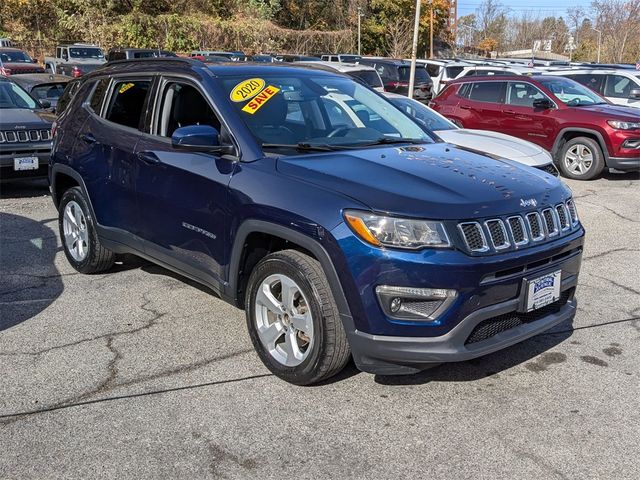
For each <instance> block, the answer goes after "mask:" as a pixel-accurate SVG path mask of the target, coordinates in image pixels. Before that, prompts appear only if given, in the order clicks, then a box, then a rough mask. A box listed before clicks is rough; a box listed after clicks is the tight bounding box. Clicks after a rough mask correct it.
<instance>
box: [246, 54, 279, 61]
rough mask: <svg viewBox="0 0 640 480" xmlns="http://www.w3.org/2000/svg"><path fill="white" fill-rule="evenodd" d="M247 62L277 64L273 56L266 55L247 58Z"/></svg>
mask: <svg viewBox="0 0 640 480" xmlns="http://www.w3.org/2000/svg"><path fill="white" fill-rule="evenodd" d="M247 61H249V62H259V63H273V62H277V60H276V58H275V57H273V56H271V55H264V54H259V55H251V56H249V57H247Z"/></svg>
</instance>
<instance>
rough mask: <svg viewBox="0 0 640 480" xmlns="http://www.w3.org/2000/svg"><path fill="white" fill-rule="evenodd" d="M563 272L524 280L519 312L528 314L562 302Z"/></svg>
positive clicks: (559, 271) (558, 271)
mask: <svg viewBox="0 0 640 480" xmlns="http://www.w3.org/2000/svg"><path fill="white" fill-rule="evenodd" d="M561 284H562V270H557V271H555V272H552V273H547V274H545V275H541V276H539V277H536V278H532V279H527V278H524V279H523V280H522V293H521V299H520V308H519V309H518V311H519V312H523V313H527V312H533V311H534V310H538V309H539V308H542V307H546V306H547V305H550V304H552V303H554V302H557V301H558V300H560V285H561Z"/></svg>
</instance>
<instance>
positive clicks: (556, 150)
mask: <svg viewBox="0 0 640 480" xmlns="http://www.w3.org/2000/svg"><path fill="white" fill-rule="evenodd" d="M576 137H589V138H591V139H593V140H595V141H596V142H597V143H598V145H600V149H601V150H602V155H604V160H605V164H607V163H609V148H608V146H607V142H606V141H605V139H604V136H603V135H602V134H601V133H600V132H598V131H597V130H593V129H590V128H578V127H567V128H563V129H562V130H560V133H558V135H557V137H556V140H555V142H554V143H553V150H552V152H551V153H552V155H553V158H554V159H556V161H558V155H559V154H560V152H561V151H562V147H563V146H564V144H565V143H566V142H568V141H569V140H572V139H574V138H576Z"/></svg>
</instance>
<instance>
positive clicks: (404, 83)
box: [358, 58, 433, 102]
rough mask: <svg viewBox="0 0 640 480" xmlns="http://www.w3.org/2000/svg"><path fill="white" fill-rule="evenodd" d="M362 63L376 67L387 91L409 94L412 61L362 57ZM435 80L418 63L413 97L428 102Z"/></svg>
mask: <svg viewBox="0 0 640 480" xmlns="http://www.w3.org/2000/svg"><path fill="white" fill-rule="evenodd" d="M358 63H359V64H361V65H369V66H370V67H373V68H375V69H376V71H377V72H378V74H379V75H380V78H381V79H382V83H383V84H384V90H385V91H386V92H391V93H398V94H400V95H408V94H409V74H410V72H411V63H410V62H407V61H405V60H393V59H388V58H362V59H360V60H359V61H358ZM432 88H433V82H432V81H431V78H430V77H429V74H428V73H427V71H426V70H425V69H424V67H422V66H421V65H419V64H416V77H415V83H414V89H413V98H415V99H416V100H420V101H424V102H427V101H428V100H429V99H430V98H431V96H432Z"/></svg>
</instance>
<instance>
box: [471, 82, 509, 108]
mask: <svg viewBox="0 0 640 480" xmlns="http://www.w3.org/2000/svg"><path fill="white" fill-rule="evenodd" d="M504 87H505V82H478V83H474V84H473V86H472V87H471V91H470V92H469V98H470V99H471V100H475V101H476V102H487V103H501V102H502V97H503V92H504Z"/></svg>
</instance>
